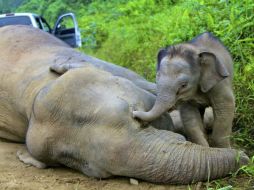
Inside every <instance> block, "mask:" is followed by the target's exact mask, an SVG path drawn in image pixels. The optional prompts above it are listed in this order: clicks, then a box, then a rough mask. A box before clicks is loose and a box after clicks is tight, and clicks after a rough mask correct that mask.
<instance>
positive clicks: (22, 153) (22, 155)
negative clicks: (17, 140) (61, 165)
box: [17, 149, 47, 169]
mask: <svg viewBox="0 0 254 190" xmlns="http://www.w3.org/2000/svg"><path fill="white" fill-rule="evenodd" d="M17 157H18V159H19V160H20V161H21V162H24V163H25V164H27V165H30V166H35V167H36V168H41V169H43V168H46V167H47V165H46V164H44V163H42V162H40V161H38V160H36V159H35V158H34V157H32V156H31V154H30V153H29V152H28V151H27V150H26V149H25V150H19V151H18V152H17Z"/></svg>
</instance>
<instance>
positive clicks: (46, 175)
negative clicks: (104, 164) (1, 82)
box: [0, 142, 206, 190]
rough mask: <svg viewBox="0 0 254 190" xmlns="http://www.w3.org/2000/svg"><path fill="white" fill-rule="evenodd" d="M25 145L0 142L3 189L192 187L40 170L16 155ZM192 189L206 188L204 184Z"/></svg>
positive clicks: (162, 189) (0, 189) (165, 189)
mask: <svg viewBox="0 0 254 190" xmlns="http://www.w3.org/2000/svg"><path fill="white" fill-rule="evenodd" d="M21 148H24V145H22V144H15V143H8V142H0V190H10V189H11V190H44V189H47V190H51V189H54V190H82V189H87V190H100V189H103V190H104V189H105V190H146V189H149V190H185V189H190V188H189V187H188V186H170V185H157V184H152V183H147V182H143V181H139V184H138V185H132V184H130V182H129V181H130V180H129V178H124V177H116V178H113V179H107V180H98V179H94V178H89V177H87V176H85V175H83V174H81V173H79V172H77V171H74V170H71V169H69V168H63V167H61V168H47V169H37V168H34V167H32V166H27V165H25V164H23V163H22V162H20V161H19V160H18V159H17V157H16V152H17V150H19V149H21ZM191 189H193V190H195V189H206V188H205V184H204V183H199V184H196V185H193V186H192V187H191Z"/></svg>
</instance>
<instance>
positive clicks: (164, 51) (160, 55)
mask: <svg viewBox="0 0 254 190" xmlns="http://www.w3.org/2000/svg"><path fill="white" fill-rule="evenodd" d="M167 54H168V50H167V49H166V48H163V49H160V51H159V52H158V55H157V71H159V70H160V64H161V60H162V59H163V58H164V57H166V56H167Z"/></svg>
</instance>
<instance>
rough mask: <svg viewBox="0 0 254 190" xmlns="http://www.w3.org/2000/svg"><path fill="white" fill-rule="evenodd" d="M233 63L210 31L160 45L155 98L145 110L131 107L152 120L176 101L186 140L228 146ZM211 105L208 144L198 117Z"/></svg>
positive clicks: (200, 119) (233, 104) (141, 115)
mask: <svg viewBox="0 0 254 190" xmlns="http://www.w3.org/2000/svg"><path fill="white" fill-rule="evenodd" d="M232 79H233V63H232V58H231V56H230V53H229V52H228V50H227V49H226V48H225V47H224V46H223V44H222V43H221V42H220V40H219V39H217V38H216V37H215V36H213V35H212V34H211V33H208V32H206V33H203V34H201V35H199V36H197V37H196V38H194V39H193V40H191V41H189V42H186V43H182V44H178V45H172V46H169V47H167V48H165V49H161V50H160V51H159V53H158V64H157V76H156V83H157V98H156V102H155V104H154V106H153V108H152V109H151V110H150V111H148V112H143V111H134V112H133V115H134V117H136V118H139V119H141V120H143V121H152V120H154V119H155V118H157V117H159V116H160V115H161V114H162V113H164V112H167V111H168V110H170V109H171V108H172V107H173V106H175V105H178V106H179V110H180V114H181V117H182V121H183V125H184V126H185V131H186V133H187V136H188V138H189V140H190V141H192V142H195V143H197V144H200V145H204V146H209V145H210V146H214V147H230V139H229V136H230V134H231V129H232V121H233V117H234V110H235V103H234V101H235V100H234V94H233V90H232ZM208 106H211V107H212V109H213V115H214V123H213V127H212V134H211V138H209V144H208V142H207V140H206V135H205V133H204V127H203V123H202V117H203V114H204V110H205V108H206V107H208Z"/></svg>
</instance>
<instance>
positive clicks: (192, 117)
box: [180, 103, 209, 146]
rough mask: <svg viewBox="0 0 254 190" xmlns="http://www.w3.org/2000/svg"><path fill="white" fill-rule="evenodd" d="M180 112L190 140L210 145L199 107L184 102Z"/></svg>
mask: <svg viewBox="0 0 254 190" xmlns="http://www.w3.org/2000/svg"><path fill="white" fill-rule="evenodd" d="M180 114H181V118H182V122H183V125H184V129H185V133H186V136H187V138H188V140H190V141H191V142H193V143H196V144H199V145H203V146H209V144H208V142H207V140H206V138H205V133H204V126H203V121H202V117H201V115H200V111H199V109H198V108H197V107H196V106H194V105H192V104H190V103H183V104H182V105H181V106H180Z"/></svg>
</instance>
